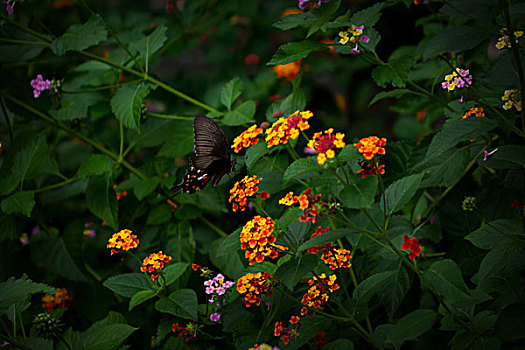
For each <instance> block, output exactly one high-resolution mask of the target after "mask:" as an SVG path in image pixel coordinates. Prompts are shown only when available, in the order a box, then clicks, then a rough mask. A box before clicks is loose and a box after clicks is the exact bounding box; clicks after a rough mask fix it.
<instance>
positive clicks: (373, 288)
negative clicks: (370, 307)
mask: <svg viewBox="0 0 525 350" xmlns="http://www.w3.org/2000/svg"><path fill="white" fill-rule="evenodd" d="M391 274H392V272H390V271H385V272H379V273H376V274H373V275H372V276H370V277H368V278H366V279H365V280H364V281H362V282H361V283H359V285H358V286H357V288H356V289H354V293H353V298H354V299H356V300H357V301H358V302H364V303H366V302H368V301H369V300H370V298H372V296H373V295H374V294H377V293H378V292H379V291H380V290H381V288H382V287H383V285H384V284H385V283H386V282H387V280H388V279H389V278H390V275H391Z"/></svg>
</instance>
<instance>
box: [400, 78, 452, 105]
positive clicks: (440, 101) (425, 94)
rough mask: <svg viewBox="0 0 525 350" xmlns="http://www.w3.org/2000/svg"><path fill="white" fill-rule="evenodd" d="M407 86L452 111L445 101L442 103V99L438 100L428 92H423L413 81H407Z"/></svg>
mask: <svg viewBox="0 0 525 350" xmlns="http://www.w3.org/2000/svg"><path fill="white" fill-rule="evenodd" d="M407 84H408V85H410V86H411V87H412V88H414V89H416V90H417V91H419V92H420V93H421V94H422V95H423V96H427V97H428V98H430V99H431V100H434V101H436V102H438V103H440V104H441V105H443V106H444V107H445V108H447V109H449V110H450V111H453V109H452V108H451V107H450V106H449V105H448V103H447V102H446V101H443V100H442V99H440V98H439V97H437V96H435V95H434V94H433V93H431V92H430V91H427V90H425V89H424V88H422V87H421V86H419V85H417V84H416V83H414V82H413V81H411V80H407Z"/></svg>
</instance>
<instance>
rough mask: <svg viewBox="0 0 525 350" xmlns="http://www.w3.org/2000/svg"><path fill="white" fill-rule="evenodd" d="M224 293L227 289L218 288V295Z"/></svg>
mask: <svg viewBox="0 0 525 350" xmlns="http://www.w3.org/2000/svg"><path fill="white" fill-rule="evenodd" d="M224 293H226V289H224V288H223V287H219V288H217V295H223V294H224Z"/></svg>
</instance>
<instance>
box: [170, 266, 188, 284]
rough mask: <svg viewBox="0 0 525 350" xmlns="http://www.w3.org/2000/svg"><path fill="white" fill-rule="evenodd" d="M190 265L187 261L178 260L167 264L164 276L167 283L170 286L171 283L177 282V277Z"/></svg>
mask: <svg viewBox="0 0 525 350" xmlns="http://www.w3.org/2000/svg"><path fill="white" fill-rule="evenodd" d="M188 266H190V264H189V263H185V262H177V263H174V264H170V265H168V266H166V268H165V269H164V278H165V279H166V285H167V286H169V285H170V284H172V283H173V282H175V280H177V278H179V277H180V276H182V274H183V273H184V272H185V271H186V269H187V268H188Z"/></svg>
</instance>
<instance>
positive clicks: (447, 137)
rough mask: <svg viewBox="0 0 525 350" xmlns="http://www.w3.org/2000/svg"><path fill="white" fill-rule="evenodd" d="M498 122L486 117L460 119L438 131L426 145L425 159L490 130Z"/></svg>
mask: <svg viewBox="0 0 525 350" xmlns="http://www.w3.org/2000/svg"><path fill="white" fill-rule="evenodd" d="M498 125H499V123H498V122H497V121H495V120H491V119H488V118H467V119H460V120H458V121H456V122H454V123H452V124H449V125H448V126H447V127H445V128H444V129H443V130H441V131H439V132H438V133H437V134H436V135H435V136H434V138H433V139H432V142H430V146H429V147H428V151H427V154H426V155H425V159H430V158H435V157H439V156H440V155H441V154H443V152H445V151H446V150H448V149H450V148H452V147H454V146H456V145H457V144H458V143H460V142H462V141H468V140H471V139H474V138H476V137H479V136H480V135H483V134H485V133H486V132H489V131H491V130H492V129H494V128H495V127H496V126H498Z"/></svg>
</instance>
